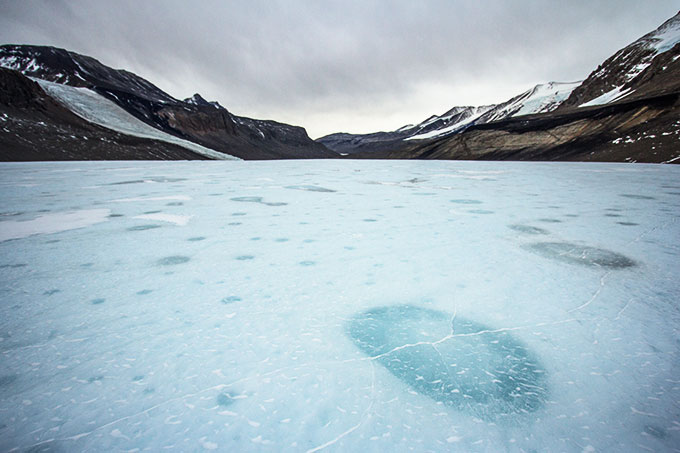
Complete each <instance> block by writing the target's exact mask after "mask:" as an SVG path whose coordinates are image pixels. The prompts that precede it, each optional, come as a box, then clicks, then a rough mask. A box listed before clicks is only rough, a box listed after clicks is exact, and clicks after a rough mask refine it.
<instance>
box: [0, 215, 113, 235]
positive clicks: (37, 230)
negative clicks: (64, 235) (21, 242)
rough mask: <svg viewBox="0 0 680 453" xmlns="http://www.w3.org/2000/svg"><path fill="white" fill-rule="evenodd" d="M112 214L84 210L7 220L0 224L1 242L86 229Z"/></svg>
mask: <svg viewBox="0 0 680 453" xmlns="http://www.w3.org/2000/svg"><path fill="white" fill-rule="evenodd" d="M110 212H111V211H109V210H108V209H83V210H80V211H69V212H54V213H50V214H43V215H36V217H35V218H33V219H30V220H5V221H4V222H0V241H8V240H10V239H21V238H25V237H28V236H33V235H36V234H53V233H60V232H62V231H68V230H75V229H77V228H85V227H87V226H90V225H95V224H97V223H100V222H104V221H106V220H107V216H108V215H109V213H110Z"/></svg>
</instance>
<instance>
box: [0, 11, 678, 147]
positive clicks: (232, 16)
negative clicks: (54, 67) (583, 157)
mask: <svg viewBox="0 0 680 453" xmlns="http://www.w3.org/2000/svg"><path fill="white" fill-rule="evenodd" d="M2 3H3V6H2V9H3V14H2V17H0V41H1V42H2V43H17V44H42V45H54V46H58V47H64V48H67V49H69V50H73V51H76V52H79V53H83V54H86V55H90V56H93V57H95V58H97V59H99V60H100V61H101V62H102V63H104V64H107V65H110V66H113V67H118V68H125V69H128V70H131V71H133V72H135V73H137V74H139V75H141V76H142V77H145V78H147V79H149V80H150V81H151V82H153V83H154V84H156V85H158V86H159V87H161V88H162V89H164V90H166V91H168V92H169V93H170V94H172V95H173V96H175V97H178V98H184V97H188V96H190V95H192V94H193V93H195V92H200V93H201V94H202V95H203V96H204V97H206V98H207V99H211V100H218V101H219V102H220V103H221V104H222V105H224V106H226V107H227V108H228V109H229V110H230V111H232V112H233V113H236V114H239V115H245V116H252V117H256V118H263V119H276V120H278V121H283V122H288V123H291V124H297V125H301V126H304V127H306V128H307V130H308V132H309V134H310V135H311V136H312V137H318V136H321V135H324V134H326V133H330V132H338V131H347V132H369V131H376V130H391V129H396V128H398V127H400V126H402V125H404V124H407V123H414V122H419V121H421V120H422V119H424V118H425V117H427V116H429V115H431V114H434V113H442V112H443V111H446V110H448V109H449V108H450V107H452V106H454V105H471V104H472V105H480V104H487V103H495V102H502V101H504V100H507V99H508V98H510V97H512V96H513V95H515V94H518V93H519V92H521V91H523V90H525V89H528V88H530V87H531V86H533V85H535V84H536V83H541V82H547V81H551V80H557V81H573V80H578V79H582V78H584V77H586V76H587V75H588V74H589V73H590V71H592V70H593V69H594V68H595V67H596V66H597V65H598V64H599V63H601V62H602V61H603V60H604V59H605V58H607V57H608V56H610V55H611V54H612V53H614V52H615V51H616V50H618V49H619V48H621V47H624V46H625V45H627V44H628V43H630V42H631V41H633V40H635V39H637V38H638V37H640V36H642V35H643V34H645V33H647V32H648V31H651V30H652V29H654V28H656V27H657V26H658V25H660V24H661V23H662V22H663V21H664V20H666V19H668V18H669V17H671V16H672V15H674V14H675V13H676V12H677V10H676V8H677V4H676V2H675V1H666V0H658V1H649V2H640V1H639V0H634V1H633V0H617V1H580V0H574V1H570V2H564V1H551V0H540V1H539V0H516V1H512V2H508V1H505V0H484V1H478V2H471V1H452V0H429V1H422V2H418V1H399V0H392V1H387V0H384V1H371V0H363V1H354V0H342V1H313V0H309V1H303V0H299V1H295V0H279V1H275V0H267V1H256V0H244V1H240V0H234V1H218V0H202V1H200V2H192V3H193V4H192V3H190V2H185V1H179V0H166V1H161V0H145V1H142V2H140V1H133V0H117V1H115V2H111V1H95V0H91V1H87V2H85V1H83V2H73V1H60V0H44V1H37V0H26V1H17V2H9V1H8V2H5V1H3V2H2Z"/></svg>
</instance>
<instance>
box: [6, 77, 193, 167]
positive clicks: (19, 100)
mask: <svg viewBox="0 0 680 453" xmlns="http://www.w3.org/2000/svg"><path fill="white" fill-rule="evenodd" d="M135 159H154V160H157V159H162V160H174V159H181V160H192V159H205V158H204V157H203V156H200V155H198V154H195V153H193V152H191V151H189V150H187V149H185V148H181V147H179V146H175V145H170V144H168V143H163V142H158V141H155V140H148V139H143V138H137V137H131V136H128V135H124V134H120V133H117V132H114V131H111V130H109V129H105V128H103V127H99V126H96V125H94V124H92V123H89V122H87V121H85V120H83V119H82V118H80V117H79V116H77V115H75V114H73V113H72V112H71V111H70V110H67V109H66V108H64V107H62V106H61V104H58V103H57V102H56V101H54V100H53V99H52V98H51V97H50V96H48V95H47V93H45V92H44V91H43V89H42V88H41V87H40V85H38V84H37V83H36V82H34V81H32V80H30V79H29V78H27V77H25V76H24V75H22V74H21V73H19V72H17V71H14V70H11V69H4V68H0V160H1V161H41V160H135Z"/></svg>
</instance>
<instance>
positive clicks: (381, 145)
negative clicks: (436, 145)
mask: <svg viewBox="0 0 680 453" xmlns="http://www.w3.org/2000/svg"><path fill="white" fill-rule="evenodd" d="M579 84H580V82H573V83H559V82H550V83H546V84H539V85H536V86H535V87H533V88H531V89H530V90H527V91H525V92H524V93H521V94H519V95H517V96H514V97H513V98H511V99H509V100H508V101H506V102H503V103H501V104H497V105H484V106H479V107H472V106H467V107H453V108H452V109H451V110H449V111H448V112H446V113H444V114H442V115H433V116H431V117H429V118H427V119H426V120H425V121H423V122H421V123H419V124H417V125H415V126H413V125H408V126H404V127H402V128H399V129H397V130H396V131H393V132H376V133H372V134H347V133H336V134H330V135H327V136H325V137H321V138H319V139H317V141H318V142H320V143H323V144H324V145H326V147H328V148H330V149H332V150H334V151H337V152H340V153H344V154H355V153H362V154H365V153H370V152H379V151H386V150H391V149H395V148H400V147H404V146H407V145H406V144H405V143H404V142H405V141H410V140H427V139H434V138H438V137H444V136H447V135H453V134H457V133H460V132H462V131H464V130H465V129H467V128H468V127H470V126H472V125H475V124H485V123H489V122H492V121H499V120H502V119H505V118H510V117H513V116H519V115H529V114H533V113H543V112H551V111H553V110H555V109H556V108H557V107H558V106H559V105H560V103H561V102H562V101H564V100H565V99H566V98H567V97H568V96H569V94H570V93H571V92H572V90H574V88H576V87H577V86H578V85H579Z"/></svg>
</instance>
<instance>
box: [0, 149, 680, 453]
mask: <svg viewBox="0 0 680 453" xmlns="http://www.w3.org/2000/svg"><path fill="white" fill-rule="evenodd" d="M679 181H680V167H676V166H671V165H643V164H585V163H518V162H515V163H513V162H452V161H436V162H435V161H428V162H416V161H410V162H405V161H370V160H366V161H363V160H362V161H351V160H328V161H272V162H241V161H220V162H191V163H189V162H71V163H66V162H65V163H61V162H52V163H6V164H0V186H1V187H2V194H3V196H2V199H1V200H0V249H1V250H2V252H1V253H0V294H2V297H1V299H0V300H1V301H2V303H1V304H0V351H1V355H0V357H1V358H2V359H1V360H0V413H1V414H2V417H0V451H62V450H63V451H143V450H150V451H160V450H165V449H168V450H173V449H174V450H179V451H202V450H219V451H277V452H278V451H306V452H315V451H359V450H361V451H376V452H383V451H408V450H414V451H460V452H476V451H511V452H515V451H516V452H529V451H566V452H591V451H646V450H651V451H677V446H678V445H680V360H679V359H680V357H679V353H680V339H679V338H680V337H679V335H678V333H679V330H680V307H679V305H678V301H679V296H680V283H679V279H678V276H679V275H680V257H679V255H680V243H679V238H680V225H679V224H678V218H679V214H680V182H679ZM60 225H61V228H60V227H59V226H60Z"/></svg>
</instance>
